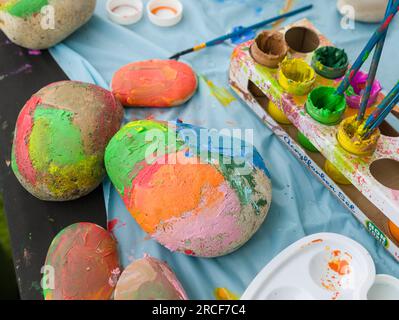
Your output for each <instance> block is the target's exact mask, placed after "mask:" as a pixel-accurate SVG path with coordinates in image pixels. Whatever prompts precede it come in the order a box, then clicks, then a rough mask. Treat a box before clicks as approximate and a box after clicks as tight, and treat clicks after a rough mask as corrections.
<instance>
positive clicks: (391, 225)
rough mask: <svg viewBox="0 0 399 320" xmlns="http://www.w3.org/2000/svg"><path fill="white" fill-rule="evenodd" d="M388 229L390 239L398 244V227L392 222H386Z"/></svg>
mask: <svg viewBox="0 0 399 320" xmlns="http://www.w3.org/2000/svg"><path fill="white" fill-rule="evenodd" d="M388 229H389V232H390V233H391V235H392V237H393V238H394V239H395V240H396V241H398V242H399V227H398V226H397V225H396V224H394V223H393V222H392V221H388Z"/></svg>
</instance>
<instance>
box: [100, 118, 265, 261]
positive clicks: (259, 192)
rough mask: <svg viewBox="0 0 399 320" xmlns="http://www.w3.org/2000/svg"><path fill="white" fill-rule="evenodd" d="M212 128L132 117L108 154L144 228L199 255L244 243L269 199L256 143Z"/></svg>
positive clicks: (113, 175) (120, 187)
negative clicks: (213, 134) (232, 137)
mask: <svg viewBox="0 0 399 320" xmlns="http://www.w3.org/2000/svg"><path fill="white" fill-rule="evenodd" d="M209 133H210V131H208V130H207V129H201V128H199V127H195V126H191V125H188V124H182V123H177V124H172V123H166V122H158V121H150V120H145V121H135V122H131V123H129V124H127V125H126V126H124V127H123V128H122V129H121V130H120V131H119V132H118V133H117V134H116V135H115V136H114V137H113V138H112V140H111V141H110V143H109V145H108V146H107V149H106V152H105V166H106V169H107V173H108V175H109V177H110V179H111V181H112V183H113V185H114V186H115V188H116V189H117V191H118V192H119V193H120V195H121V196H122V198H123V201H124V203H125V205H126V207H127V209H128V210H129V211H130V213H131V214H132V216H133V217H134V218H135V219H136V221H137V223H138V224H139V225H140V226H141V228H142V229H143V230H144V231H145V232H147V233H148V234H149V235H151V237H152V238H153V239H155V240H157V241H158V242H159V243H161V244H162V245H164V246H165V247H167V248H168V249H170V250H171V251H178V252H182V253H185V254H189V255H194V256H201V257H216V256H221V255H225V254H228V253H230V252H232V251H234V250H236V249H238V248H239V247H240V246H242V245H243V244H244V243H246V242H247V241H248V240H249V239H250V238H251V237H252V236H253V234H254V233H255V232H256V231H257V230H258V228H259V227H260V225H261V224H262V223H263V221H264V219H265V217H266V214H267V212H268V210H269V207H270V202H271V182H270V178H269V174H268V171H267V169H266V167H265V164H264V162H263V160H262V158H261V156H260V155H259V153H258V152H257V151H256V149H255V148H254V147H253V146H251V145H249V144H245V143H244V142H243V141H241V140H238V139H231V138H227V137H226V136H220V137H219V136H218V135H217V136H216V137H214V138H213V139H209V141H208V139H207V138H208V135H209ZM204 136H205V138H204ZM209 137H212V135H209ZM223 137H224V139H220V140H221V141H219V139H218V138H223ZM218 142H220V143H219V145H218Z"/></svg>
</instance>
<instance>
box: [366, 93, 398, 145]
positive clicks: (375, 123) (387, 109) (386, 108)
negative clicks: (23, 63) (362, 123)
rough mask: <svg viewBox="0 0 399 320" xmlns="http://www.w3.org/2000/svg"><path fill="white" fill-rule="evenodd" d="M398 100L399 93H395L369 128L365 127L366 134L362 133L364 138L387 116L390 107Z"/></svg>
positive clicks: (390, 109)
mask: <svg viewBox="0 0 399 320" xmlns="http://www.w3.org/2000/svg"><path fill="white" fill-rule="evenodd" d="M398 102H399V93H397V94H396V96H395V97H394V98H393V99H392V101H391V102H390V103H389V104H388V105H387V106H386V107H385V109H384V110H383V111H382V112H381V114H380V115H379V116H378V118H377V119H376V120H375V121H374V122H373V123H372V124H371V126H370V128H369V129H367V132H366V134H365V135H364V138H365V139H367V138H368V137H369V136H370V135H371V133H372V132H373V131H374V130H375V129H376V128H378V127H379V126H380V125H381V123H382V122H383V121H384V120H385V118H386V117H387V116H388V114H389V113H390V112H391V111H392V109H393V108H394V107H395V106H396V104H397V103H398Z"/></svg>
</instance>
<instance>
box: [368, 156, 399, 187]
mask: <svg viewBox="0 0 399 320" xmlns="http://www.w3.org/2000/svg"><path fill="white" fill-rule="evenodd" d="M370 173H371V175H372V176H373V177H374V178H375V179H376V180H377V181H378V182H379V183H381V184H382V185H384V186H385V187H387V188H390V189H393V190H399V162H398V161H396V160H393V159H378V160H375V161H374V162H373V163H372V164H371V165H370Z"/></svg>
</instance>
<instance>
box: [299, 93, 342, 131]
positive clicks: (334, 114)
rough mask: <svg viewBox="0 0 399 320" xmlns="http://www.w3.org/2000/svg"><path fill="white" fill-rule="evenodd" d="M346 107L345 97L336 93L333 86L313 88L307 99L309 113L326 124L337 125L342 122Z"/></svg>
mask: <svg viewBox="0 0 399 320" xmlns="http://www.w3.org/2000/svg"><path fill="white" fill-rule="evenodd" d="M345 109H346V103H345V98H344V97H343V96H340V95H337V94H335V88H333V87H318V88H316V89H314V90H312V92H311V93H310V94H309V95H308V99H307V101H306V111H307V112H308V114H309V115H310V116H311V117H312V118H313V119H315V120H316V121H318V122H320V123H322V124H325V125H335V124H337V123H338V122H340V120H341V117H342V115H343V113H344V112H345Z"/></svg>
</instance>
